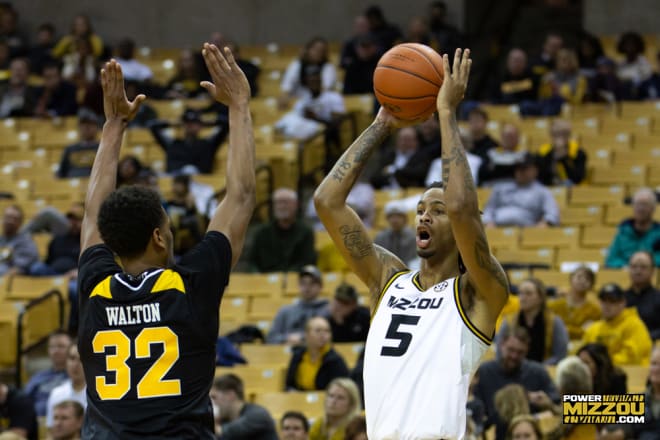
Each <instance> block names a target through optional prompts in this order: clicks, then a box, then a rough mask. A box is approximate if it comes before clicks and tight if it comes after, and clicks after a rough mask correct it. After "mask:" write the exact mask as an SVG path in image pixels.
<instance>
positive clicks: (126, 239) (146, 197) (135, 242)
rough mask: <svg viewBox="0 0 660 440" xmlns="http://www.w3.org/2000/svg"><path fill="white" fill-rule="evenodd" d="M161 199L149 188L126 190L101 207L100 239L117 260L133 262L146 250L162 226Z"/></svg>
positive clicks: (140, 187) (117, 192) (130, 187)
mask: <svg viewBox="0 0 660 440" xmlns="http://www.w3.org/2000/svg"><path fill="white" fill-rule="evenodd" d="M165 218H166V217H165V212H164V211H163V206H162V205H161V201H160V196H159V195H158V193H157V192H156V191H154V190H152V189H150V188H145V187H143V186H126V187H122V188H119V189H117V190H115V191H114V192H112V193H111V194H110V195H109V196H108V198H107V199H105V201H104V202H103V204H102V205H101V210H100V212H99V218H98V228H99V232H100V234H101V238H102V239H103V241H104V242H105V244H106V245H108V247H110V249H112V250H113V251H114V252H115V253H116V254H117V255H118V256H119V257H127V258H133V257H137V256H139V255H141V254H142V253H143V252H144V251H145V250H146V248H147V244H148V243H149V240H150V239H151V234H152V233H153V231H154V229H156V228H159V227H161V226H163V222H164V221H165Z"/></svg>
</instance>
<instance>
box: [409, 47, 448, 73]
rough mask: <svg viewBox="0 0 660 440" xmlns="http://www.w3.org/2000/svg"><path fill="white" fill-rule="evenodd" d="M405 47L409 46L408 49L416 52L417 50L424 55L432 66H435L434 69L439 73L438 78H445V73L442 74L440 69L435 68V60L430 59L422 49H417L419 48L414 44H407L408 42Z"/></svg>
mask: <svg viewBox="0 0 660 440" xmlns="http://www.w3.org/2000/svg"><path fill="white" fill-rule="evenodd" d="M405 47H406V48H408V49H410V50H414V51H415V52H417V53H418V54H420V55H421V56H423V57H424V58H425V59H426V60H427V61H428V62H429V64H430V65H431V67H433V70H435V73H437V74H438V78H443V77H444V74H443V75H440V72H438V69H436V68H435V64H433V61H431V59H430V58H429V57H428V56H426V54H425V53H424V52H422V51H421V50H419V49H417V48H416V47H414V46H409V45H407V44H406V46H405ZM441 56H442V55H441Z"/></svg>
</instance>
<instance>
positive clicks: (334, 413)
mask: <svg viewBox="0 0 660 440" xmlns="http://www.w3.org/2000/svg"><path fill="white" fill-rule="evenodd" d="M350 409H351V397H350V396H349V394H348V391H346V390H345V389H343V388H342V387H340V386H339V385H333V386H331V387H330V389H329V390H328V394H327V395H326V398H325V412H326V415H327V416H328V417H343V416H345V415H346V414H348V411H349V410H350Z"/></svg>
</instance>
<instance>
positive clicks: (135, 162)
mask: <svg viewBox="0 0 660 440" xmlns="http://www.w3.org/2000/svg"><path fill="white" fill-rule="evenodd" d="M129 99H130V98H129ZM142 105H144V104H142ZM140 108H142V106H140ZM143 169H144V165H143V164H142V162H141V161H140V159H138V158H137V157H136V156H133V155H127V156H124V157H122V158H121V159H120V160H119V164H118V165H117V188H119V187H122V186H125V185H135V184H137V183H138V180H139V175H140V172H141V171H142V170H143Z"/></svg>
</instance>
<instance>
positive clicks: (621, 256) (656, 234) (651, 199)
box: [605, 188, 660, 268]
mask: <svg viewBox="0 0 660 440" xmlns="http://www.w3.org/2000/svg"><path fill="white" fill-rule="evenodd" d="M655 205H656V197H655V193H654V192H653V190H651V189H650V188H641V189H638V190H637V192H635V195H634V196H633V200H632V208H633V213H632V217H631V218H628V219H626V220H624V221H622V222H621V223H620V224H619V226H618V228H617V232H616V235H615V236H614V240H613V241H612V244H611V245H610V248H609V250H608V252H607V258H606V259H605V266H606V267H614V268H619V267H624V266H625V265H626V263H628V261H629V260H630V257H631V256H632V254H634V253H635V252H637V251H647V252H651V253H652V254H653V260H654V264H655V266H656V267H660V223H659V222H656V221H655V220H653V213H654V212H655Z"/></svg>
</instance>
